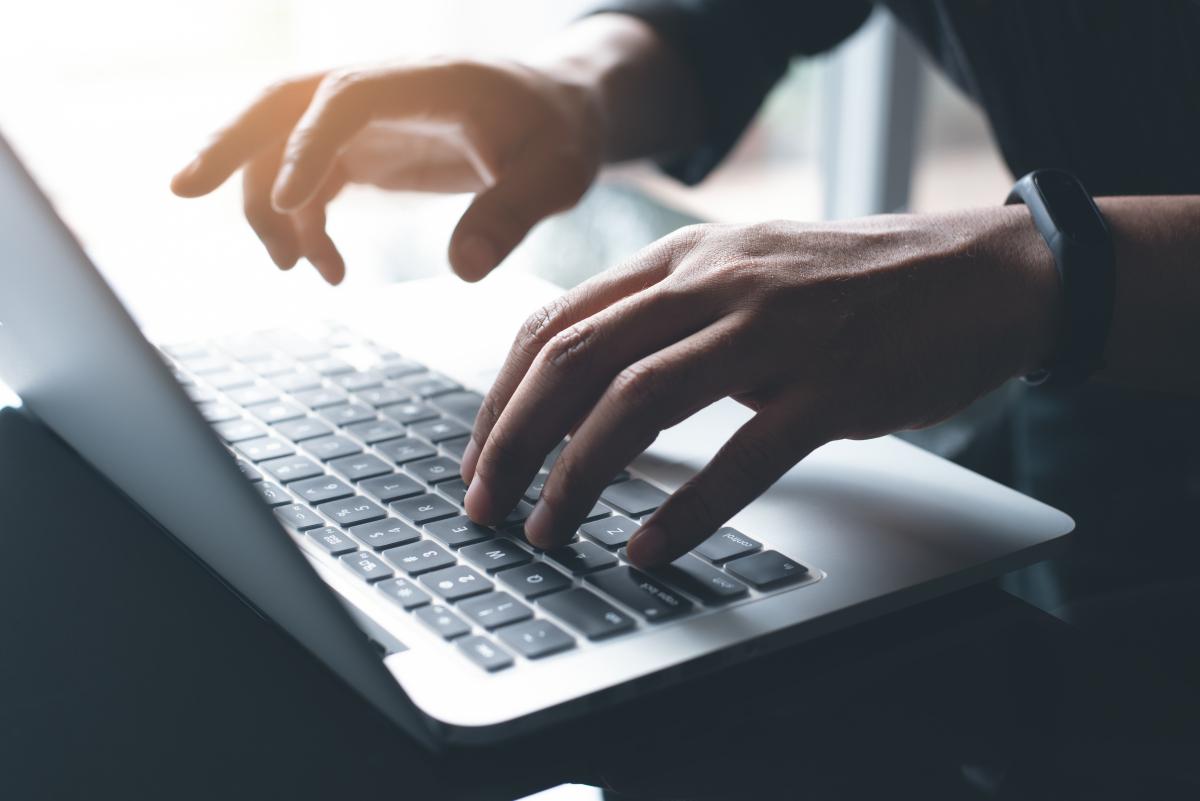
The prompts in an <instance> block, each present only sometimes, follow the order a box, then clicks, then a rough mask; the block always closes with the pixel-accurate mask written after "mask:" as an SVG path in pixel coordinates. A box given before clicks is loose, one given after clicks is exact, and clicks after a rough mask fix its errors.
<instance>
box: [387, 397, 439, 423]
mask: <svg viewBox="0 0 1200 801" xmlns="http://www.w3.org/2000/svg"><path fill="white" fill-rule="evenodd" d="M379 411H380V412H381V413H382V414H383V416H384V417H387V418H389V419H391V420H395V421H396V422H397V423H399V424H400V425H404V426H407V425H412V424H413V423H420V422H422V421H424V420H435V419H437V418H438V417H439V415H438V412H437V410H436V409H434V408H432V407H430V406H426V405H425V404H424V403H419V402H417V401H411V402H409V403H397V404H394V405H392V406H384V407H383V408H382V409H380V410H379Z"/></svg>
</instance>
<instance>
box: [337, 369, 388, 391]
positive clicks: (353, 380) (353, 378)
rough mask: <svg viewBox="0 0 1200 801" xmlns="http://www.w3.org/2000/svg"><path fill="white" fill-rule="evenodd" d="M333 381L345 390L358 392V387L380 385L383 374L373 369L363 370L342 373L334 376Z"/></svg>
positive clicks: (365, 387)
mask: <svg viewBox="0 0 1200 801" xmlns="http://www.w3.org/2000/svg"><path fill="white" fill-rule="evenodd" d="M333 383H334V384H336V385H337V386H339V387H341V388H342V389H344V390H346V391H347V392H358V391H359V390H360V389H370V388H371V387H378V386H382V385H383V376H382V375H381V374H379V373H376V372H374V371H373V370H363V371H362V372H359V373H344V374H342V375H339V376H335V377H334V378H333Z"/></svg>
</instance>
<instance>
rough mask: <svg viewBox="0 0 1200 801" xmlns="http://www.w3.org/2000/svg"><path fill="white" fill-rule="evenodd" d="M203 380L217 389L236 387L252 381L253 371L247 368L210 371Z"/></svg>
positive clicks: (246, 384)
mask: <svg viewBox="0 0 1200 801" xmlns="http://www.w3.org/2000/svg"><path fill="white" fill-rule="evenodd" d="M204 380H205V381H207V382H208V383H210V384H212V385H213V386H214V387H216V388H217V389H219V390H222V391H224V390H227V389H237V388H238V387H245V386H249V385H250V384H253V383H254V373H251V372H249V371H248V370H241V369H237V370H226V371H225V372H221V373H211V374H209V375H206V376H204Z"/></svg>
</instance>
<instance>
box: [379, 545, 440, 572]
mask: <svg viewBox="0 0 1200 801" xmlns="http://www.w3.org/2000/svg"><path fill="white" fill-rule="evenodd" d="M383 557H384V558H385V559H387V560H388V562H390V563H391V564H392V567H395V568H398V569H399V570H403V571H404V572H405V573H407V574H408V575H410V576H419V575H421V574H422V573H428V572H429V571H431V570H441V569H442V568H443V567H450V566H451V565H453V564H454V556H453V555H452V554H450V553H448V552H447V551H445V550H443V549H442V547H441V546H440V545H438V544H437V543H435V542H433V541H432V540H421V541H420V542H414V543H412V544H410V545H404V546H401V547H399V548H392V549H391V550H389V551H387V552H386V553H384V555H383Z"/></svg>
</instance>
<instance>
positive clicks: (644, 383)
mask: <svg viewBox="0 0 1200 801" xmlns="http://www.w3.org/2000/svg"><path fill="white" fill-rule="evenodd" d="M612 391H613V394H614V395H615V396H616V398H617V401H618V402H619V403H620V404H621V405H622V406H625V407H628V408H633V409H646V408H650V407H653V406H654V405H655V404H657V403H658V402H659V401H660V400H661V398H662V396H663V394H664V387H663V382H662V380H661V378H660V370H659V369H658V367H656V366H655V365H654V364H653V362H652V361H650V360H648V359H647V360H642V361H640V362H638V363H636V364H631V365H630V366H628V367H626V368H625V369H624V370H622V371H621V372H620V373H618V374H617V377H616V378H614V379H613V382H612Z"/></svg>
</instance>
